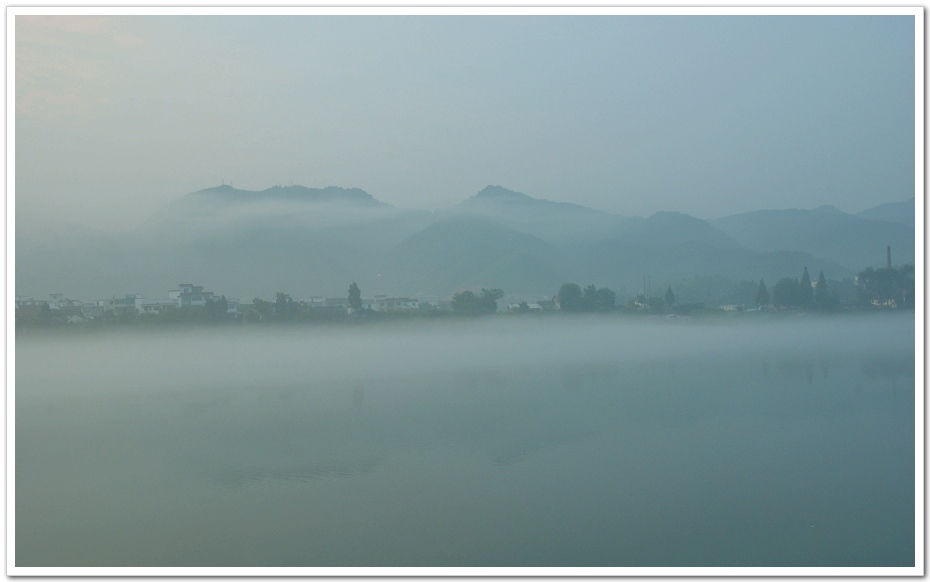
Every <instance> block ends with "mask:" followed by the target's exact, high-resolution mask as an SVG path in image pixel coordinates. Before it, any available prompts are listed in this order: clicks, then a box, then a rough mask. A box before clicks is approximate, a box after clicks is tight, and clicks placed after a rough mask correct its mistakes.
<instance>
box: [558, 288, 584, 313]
mask: <svg viewBox="0 0 930 582" xmlns="http://www.w3.org/2000/svg"><path fill="white" fill-rule="evenodd" d="M556 297H557V299H558V300H559V309H560V310H562V311H581V287H579V286H578V285H576V284H575V283H566V284H564V285H562V287H561V288H560V289H559V294H558V295H557V296H556Z"/></svg>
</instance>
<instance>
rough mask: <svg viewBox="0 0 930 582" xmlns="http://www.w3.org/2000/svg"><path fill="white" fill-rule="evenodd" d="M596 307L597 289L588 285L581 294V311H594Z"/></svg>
mask: <svg viewBox="0 0 930 582" xmlns="http://www.w3.org/2000/svg"><path fill="white" fill-rule="evenodd" d="M596 306H597V288H596V287H594V285H588V286H587V287H585V288H584V291H583V292H582V294H581V311H594V309H595V307H596Z"/></svg>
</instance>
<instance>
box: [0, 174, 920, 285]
mask: <svg viewBox="0 0 930 582" xmlns="http://www.w3.org/2000/svg"><path fill="white" fill-rule="evenodd" d="M908 211H909V212H910V214H908ZM908 216H910V217H912V220H911V222H910V223H908V222H906V221H907V218H908ZM913 216H914V201H913V200H911V201H909V202H907V201H905V202H901V203H895V204H884V205H881V206H878V207H876V208H873V209H870V210H867V211H864V212H861V213H859V214H857V215H853V214H848V213H844V212H842V211H840V210H838V209H836V208H834V207H831V206H825V207H820V208H815V209H813V210H761V211H757V212H749V213H742V214H734V215H732V216H727V217H724V218H720V219H717V220H712V221H707V220H701V219H698V218H695V217H693V216H689V215H687V214H681V213H677V212H659V213H656V214H653V215H652V216H649V217H647V218H641V217H635V216H620V215H616V214H611V213H607V212H602V211H599V210H594V209H591V208H586V207H584V206H579V205H576V204H570V203H567V202H557V201H550V200H541V199H537V198H533V197H531V196H528V195H526V194H522V193H519V192H514V191H511V190H508V189H506V188H503V187H500V186H488V187H487V188H485V189H483V190H482V191H480V192H478V193H477V194H475V195H474V196H471V197H469V198H467V199H466V200H464V201H462V202H461V203H459V204H456V205H454V206H452V207H449V208H445V209H442V210H438V211H435V212H425V211H407V210H402V209H398V208H395V207H393V206H390V205H388V204H384V203H382V202H380V201H378V200H376V199H375V198H374V197H372V196H371V195H370V194H368V193H367V192H364V191H363V190H360V189H357V188H353V189H346V188H338V187H327V188H306V187H303V186H284V187H282V186H275V187H273V188H269V189H267V190H263V191H260V192H253V191H246V190H237V189H235V188H233V187H232V186H227V185H223V186H219V187H215V188H209V189H206V190H201V191H198V192H193V193H191V194H187V195H184V196H181V197H179V198H178V199H176V200H174V201H173V202H171V203H170V204H168V205H166V206H165V207H164V208H162V209H161V210H159V211H158V212H156V213H155V214H154V215H153V216H152V217H151V218H150V219H149V220H148V221H147V222H146V223H145V224H144V225H142V227H140V228H139V229H137V230H136V231H134V232H132V233H128V234H121V235H89V234H85V235H73V236H69V237H65V236H64V235H62V236H60V237H57V238H56V237H50V236H47V233H43V234H44V235H46V236H43V237H42V238H39V237H30V236H29V235H28V233H21V232H17V240H16V293H17V294H23V295H32V296H34V297H36V298H41V297H45V296H46V295H47V294H48V293H54V292H60V293H64V294H65V295H66V296H68V297H72V298H79V299H84V300H89V299H97V298H106V297H111V296H113V295H122V294H124V293H128V292H139V293H144V294H145V295H146V296H147V297H163V296H165V295H167V291H168V290H169V289H172V288H175V287H176V286H177V284H178V283H181V282H192V283H195V284H198V285H204V286H205V287H206V289H208V290H212V291H215V292H217V293H223V294H226V295H228V296H232V297H238V298H240V299H242V300H246V301H249V300H251V299H252V298H254V297H261V298H265V299H268V298H273V297H274V294H275V293H276V292H278V291H283V292H287V293H290V294H291V295H292V296H294V297H295V298H298V299H300V298H306V297H309V296H312V295H326V296H342V295H345V293H346V289H347V288H348V285H349V283H350V282H353V281H355V282H357V283H358V285H359V286H360V287H361V288H362V290H363V294H364V295H365V296H372V295H376V294H385V295H411V296H430V297H436V298H440V299H442V298H448V297H449V296H451V295H452V294H453V293H455V292H457V291H460V290H463V289H480V288H481V287H488V288H500V289H503V290H504V291H505V293H506V296H505V298H533V297H536V298H538V297H544V296H552V295H553V294H554V293H556V292H557V290H558V288H559V286H560V285H561V284H562V283H564V282H568V281H572V282H577V283H579V284H582V285H586V284H589V283H593V284H595V285H597V286H598V287H610V288H613V289H621V290H622V289H628V290H629V291H630V292H631V293H635V292H638V291H639V290H641V289H642V287H643V283H644V280H645V281H649V282H650V283H651V285H652V287H653V288H659V287H661V288H663V289H664V286H665V285H674V284H676V282H682V281H686V280H689V279H693V278H695V277H706V276H715V277H724V278H727V279H730V280H732V281H734V282H738V281H758V280H759V279H765V280H766V281H767V282H769V283H770V284H774V283H775V282H776V281H777V280H778V279H780V278H781V277H784V276H792V277H799V276H800V274H801V272H802V271H803V269H804V268H805V267H807V268H808V270H809V271H810V272H811V274H812V277H816V276H817V273H819V271H823V272H824V274H825V276H826V277H827V278H828V279H834V280H839V279H843V278H846V277H850V276H852V275H853V274H854V273H855V272H857V271H859V270H861V269H863V268H865V267H867V266H882V265H884V263H885V257H886V247H887V246H889V245H890V246H891V247H892V252H893V259H894V263H895V264H902V263H905V262H913V260H914V233H915V224H914V222H913Z"/></svg>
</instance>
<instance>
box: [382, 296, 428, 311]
mask: <svg viewBox="0 0 930 582" xmlns="http://www.w3.org/2000/svg"><path fill="white" fill-rule="evenodd" d="M375 306H376V307H375V311H384V312H388V311H410V310H415V309H419V308H420V301H419V300H418V299H411V298H409V297H390V298H384V299H378V300H377V301H376V302H375Z"/></svg>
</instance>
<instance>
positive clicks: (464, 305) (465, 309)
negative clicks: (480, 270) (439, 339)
mask: <svg viewBox="0 0 930 582" xmlns="http://www.w3.org/2000/svg"><path fill="white" fill-rule="evenodd" d="M452 311H454V312H456V313H461V314H464V315H474V314H475V313H477V312H478V297H476V296H475V294H474V293H472V292H471V291H462V292H460V293H456V294H455V295H453V296H452Z"/></svg>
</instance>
